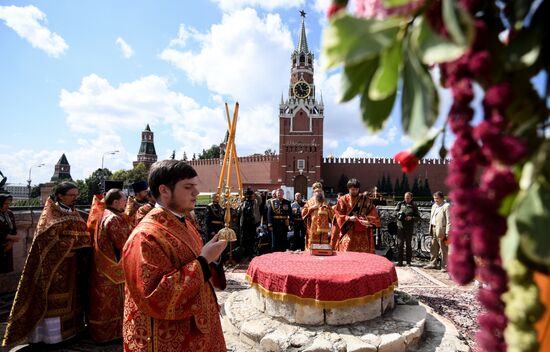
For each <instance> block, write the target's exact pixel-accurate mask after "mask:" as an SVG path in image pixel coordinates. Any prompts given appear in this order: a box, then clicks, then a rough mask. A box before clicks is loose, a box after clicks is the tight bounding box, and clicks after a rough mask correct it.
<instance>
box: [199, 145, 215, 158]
mask: <svg viewBox="0 0 550 352" xmlns="http://www.w3.org/2000/svg"><path fill="white" fill-rule="evenodd" d="M219 157H220V146H219V145H215V144H213V145H212V146H211V147H210V149H208V150H204V149H203V150H202V153H201V154H199V159H218V158H219Z"/></svg>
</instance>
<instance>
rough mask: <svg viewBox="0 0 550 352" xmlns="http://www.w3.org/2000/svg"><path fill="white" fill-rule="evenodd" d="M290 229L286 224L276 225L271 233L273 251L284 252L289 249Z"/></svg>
mask: <svg viewBox="0 0 550 352" xmlns="http://www.w3.org/2000/svg"><path fill="white" fill-rule="evenodd" d="M287 234H288V227H287V226H286V224H285V223H284V222H282V223H281V224H279V223H274V224H273V230H272V231H271V251H272V252H284V251H286V250H287V249H288V239H287V237H286V236H287Z"/></svg>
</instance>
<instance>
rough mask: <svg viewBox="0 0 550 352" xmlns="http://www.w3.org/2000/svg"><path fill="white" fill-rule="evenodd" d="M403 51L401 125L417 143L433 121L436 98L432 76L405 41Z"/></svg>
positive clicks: (436, 108) (436, 105)
mask: <svg viewBox="0 0 550 352" xmlns="http://www.w3.org/2000/svg"><path fill="white" fill-rule="evenodd" d="M404 52H405V55H404V60H405V62H404V65H403V94H402V97H401V113H402V115H401V123H402V125H403V129H404V130H405V132H406V133H407V134H408V135H409V136H410V137H411V138H412V139H413V140H415V141H418V140H422V139H423V138H424V137H425V135H426V133H428V130H429V128H430V127H431V126H432V125H433V124H434V123H435V121H436V119H437V113H438V106H439V97H438V95H437V90H436V89H435V85H434V83H433V81H432V77H431V76H430V74H429V73H428V71H427V69H426V67H425V66H423V65H422V63H420V61H419V59H418V57H417V56H416V54H415V53H414V51H413V49H412V48H411V46H410V42H409V41H408V38H407V39H406V42H405V47H404Z"/></svg>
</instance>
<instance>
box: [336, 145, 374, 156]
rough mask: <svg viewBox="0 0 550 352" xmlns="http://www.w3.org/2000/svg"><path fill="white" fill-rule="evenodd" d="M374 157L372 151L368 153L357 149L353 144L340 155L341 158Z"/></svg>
mask: <svg viewBox="0 0 550 352" xmlns="http://www.w3.org/2000/svg"><path fill="white" fill-rule="evenodd" d="M369 157H372V154H371V153H367V152H366V151H364V150H360V149H355V148H353V147H351V146H349V147H347V149H346V150H344V152H343V153H342V154H341V155H340V158H369Z"/></svg>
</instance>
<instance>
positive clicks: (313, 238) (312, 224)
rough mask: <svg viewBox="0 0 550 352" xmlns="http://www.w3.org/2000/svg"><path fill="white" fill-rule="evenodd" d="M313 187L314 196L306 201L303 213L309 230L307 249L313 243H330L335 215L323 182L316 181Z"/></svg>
mask: <svg viewBox="0 0 550 352" xmlns="http://www.w3.org/2000/svg"><path fill="white" fill-rule="evenodd" d="M312 188H313V197H311V198H310V199H309V200H308V201H307V202H306V204H305V205H304V207H303V209H302V214H301V215H302V219H304V222H305V224H306V231H307V238H306V250H308V249H310V248H311V245H312V244H313V243H317V244H329V238H328V233H329V231H330V223H331V222H332V219H333V217H334V210H333V209H332V207H331V206H330V204H329V203H328V202H327V200H326V198H325V193H324V192H323V184H321V183H320V182H315V183H314V184H313V186H312Z"/></svg>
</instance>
